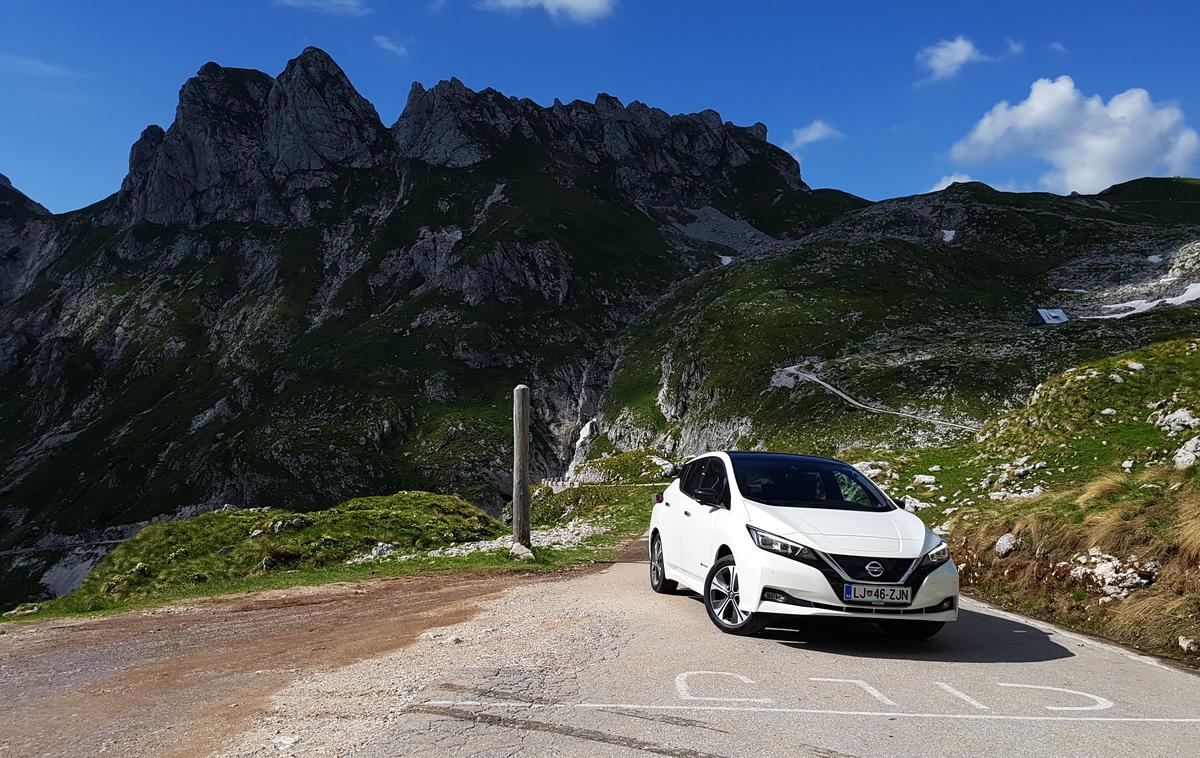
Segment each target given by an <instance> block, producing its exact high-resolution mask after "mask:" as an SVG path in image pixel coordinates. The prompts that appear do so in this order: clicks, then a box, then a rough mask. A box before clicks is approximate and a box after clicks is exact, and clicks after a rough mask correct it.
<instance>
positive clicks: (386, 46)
mask: <svg viewBox="0 0 1200 758" xmlns="http://www.w3.org/2000/svg"><path fill="white" fill-rule="evenodd" d="M371 41H372V42H374V43H375V47H378V48H379V49H380V50H387V51H388V52H389V53H391V54H392V55H395V56H396V57H397V58H407V57H408V46H407V45H401V44H399V43H397V42H395V41H394V40H393V39H392V38H391V37H388V36H387V35H385V34H376V35H375V36H374V37H372V38H371Z"/></svg>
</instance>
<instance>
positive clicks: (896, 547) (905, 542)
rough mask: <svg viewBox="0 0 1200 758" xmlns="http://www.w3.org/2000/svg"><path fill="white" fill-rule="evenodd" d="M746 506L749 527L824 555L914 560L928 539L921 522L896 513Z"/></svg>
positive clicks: (902, 512) (749, 501)
mask: <svg viewBox="0 0 1200 758" xmlns="http://www.w3.org/2000/svg"><path fill="white" fill-rule="evenodd" d="M745 503H746V510H747V511H748V514H747V515H748V516H749V519H748V521H749V523H750V525H751V526H755V527H758V528H759V529H763V530H764V531H768V532H771V533H773V534H776V535H778V536H780V537H788V538H790V539H793V540H795V541H797V542H800V543H802V544H805V545H808V546H810V547H814V548H816V549H817V550H821V551H823V552H826V553H841V554H846V555H871V556H880V557H882V556H895V557H900V558H910V557H911V558H915V557H917V556H918V555H921V553H922V550H923V549H924V547H925V542H926V539H927V538H928V536H929V535H930V532H929V530H928V529H926V528H925V524H924V523H923V522H922V521H921V519H919V518H917V517H916V516H915V515H913V514H911V513H909V512H908V511H903V510H899V509H897V510H892V511H882V512H879V513H872V512H868V511H842V510H835V509H832V508H788V507H782V506H776V505H764V504H762V503H756V502H754V501H753V500H746V501H745Z"/></svg>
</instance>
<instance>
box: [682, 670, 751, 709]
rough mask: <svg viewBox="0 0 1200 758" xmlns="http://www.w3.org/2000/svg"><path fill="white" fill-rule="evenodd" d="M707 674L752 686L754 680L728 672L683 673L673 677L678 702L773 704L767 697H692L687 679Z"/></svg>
mask: <svg viewBox="0 0 1200 758" xmlns="http://www.w3.org/2000/svg"><path fill="white" fill-rule="evenodd" d="M700 674H707V675H709V676H729V677H733V678H734V679H737V680H739V681H741V682H742V683H743V684H754V680H753V679H751V678H750V677H748V676H742V675H741V674H734V673H731V672H729V671H684V672H683V673H681V674H680V675H679V676H677V677H675V694H676V695H678V696H679V699H680V700H721V701H725V702H730V703H771V702H774V701H773V700H771V698H769V697H702V696H700V695H693V694H692V689H691V687H690V686H689V685H688V677H691V676H699V675H700Z"/></svg>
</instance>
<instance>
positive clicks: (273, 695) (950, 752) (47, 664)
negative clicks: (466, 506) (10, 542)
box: [0, 543, 1200, 758]
mask: <svg viewBox="0 0 1200 758" xmlns="http://www.w3.org/2000/svg"><path fill="white" fill-rule="evenodd" d="M641 548H644V543H643V544H642V545H641V546H640V547H639V548H638V549H641ZM5 631H6V634H4V635H0V685H2V687H3V691H4V692H5V695H6V698H5V703H4V711H5V716H6V717H5V719H3V720H0V755H3V756H12V755H34V754H37V755H67V754H71V755H78V754H80V753H81V752H82V753H89V754H90V753H95V752H100V751H101V750H108V751H110V752H113V753H115V754H122V755H125V754H188V755H194V754H209V753H217V754H223V755H231V756H251V755H265V754H270V755H366V756H394V755H413V756H439V757H441V756H450V757H455V756H515V755H523V756H526V755H528V756H543V755H557V756H589V757H593V756H644V755H662V756H676V757H679V758H712V757H713V756H726V757H730V756H744V755H754V756H756V757H757V758H766V757H768V756H822V757H824V758H836V757H841V758H846V757H847V756H878V755H888V756H938V757H939V758H941V757H942V756H960V755H971V756H991V755H997V756H999V755H1005V756H1007V755H1013V754H1019V755H1021V756H1022V758H1036V757H1037V756H1129V755H1154V756H1184V755H1193V754H1194V746H1195V744H1196V742H1197V740H1198V739H1200V677H1197V676H1195V675H1194V674H1192V673H1190V672H1187V671H1183V670H1179V669H1176V668H1173V667H1171V666H1168V665H1165V664H1163V663H1160V662H1159V661H1157V660H1154V659H1151V658H1146V657H1143V656H1139V655H1135V654H1132V653H1129V652H1128V651H1125V650H1123V649H1120V648H1118V647H1115V646H1111V645H1107V644H1103V643H1100V642H1096V641H1093V640H1091V639H1088V638H1085V637H1082V636H1079V635H1075V634H1071V633H1068V632H1065V631H1063V630H1060V629H1057V628H1055V627H1052V626H1050V625H1047V624H1043V623H1039V622H1034V621H1030V620H1029V619H1025V618H1022V617H1019V616H1015V615H1012V614H1008V613H1004V612H1001V611H998V610H995V609H993V608H990V607H988V606H986V605H983V604H980V603H976V602H971V601H964V603H963V611H962V615H961V618H960V620H959V621H958V622H956V623H954V624H951V625H949V626H948V627H947V628H946V629H945V630H943V632H942V634H940V635H939V636H937V637H935V638H934V639H933V640H931V641H929V642H926V643H902V642H898V641H896V640H894V639H891V638H888V637H886V636H884V635H883V634H882V633H880V632H878V631H877V629H876V628H875V627H874V626H873V625H871V624H850V623H845V622H827V623H804V624H803V625H801V630H800V631H797V630H796V628H795V625H793V627H792V628H779V629H770V630H768V631H767V632H766V633H765V634H763V635H761V636H759V637H754V638H741V637H732V636H728V635H725V634H722V633H721V632H719V631H718V630H717V629H715V628H714V627H713V626H712V625H711V624H710V623H709V621H708V619H707V617H706V616H705V614H704V610H703V608H702V607H701V605H700V603H699V602H698V601H697V600H696V599H695V598H694V597H693V596H690V595H685V594H680V595H673V596H663V595H655V594H653V593H652V592H650V590H649V588H648V587H647V585H646V565H645V563H644V562H641V561H640V560H638V559H637V556H636V553H634V554H632V555H631V557H630V558H629V559H628V560H625V561H623V562H619V563H616V564H613V565H610V566H606V567H594V568H592V569H587V570H582V571H576V572H572V573H569V574H567V575H565V576H562V577H555V578H546V577H534V576H528V575H512V574H505V575H490V576H484V577H479V576H474V577H472V576H466V575H459V576H452V575H443V576H440V577H414V578H410V579H404V580H378V581H375V582H369V583H366V584H365V585H337V586H334V587H332V588H313V589H310V590H305V591H303V592H300V593H299V594H297V595H296V596H294V597H290V598H289V597H283V596H281V595H280V594H279V593H277V592H276V593H264V594H263V595H260V596H246V597H241V598H236V599H232V600H223V601H205V602H203V603H197V604H193V605H188V606H179V607H177V608H168V609H159V610H156V611H150V612H146V613H133V614H126V615H124V616H119V617H113V618H108V619H87V620H78V621H69V622H63V621H58V622H40V623H36V624H20V625H8V626H7V627H5Z"/></svg>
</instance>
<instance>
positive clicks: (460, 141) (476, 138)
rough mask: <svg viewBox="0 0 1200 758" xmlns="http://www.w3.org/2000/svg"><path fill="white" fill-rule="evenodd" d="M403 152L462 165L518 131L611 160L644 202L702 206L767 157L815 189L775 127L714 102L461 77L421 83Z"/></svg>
mask: <svg viewBox="0 0 1200 758" xmlns="http://www.w3.org/2000/svg"><path fill="white" fill-rule="evenodd" d="M392 134H393V136H394V137H395V139H396V143H397V145H398V147H399V150H400V153H401V154H402V155H403V156H405V157H408V158H412V159H415V160H420V161H423V162H425V163H429V164H432V165H437V166H449V167H463V166H471V165H474V164H476V163H480V162H482V161H484V160H487V159H488V158H490V157H492V156H493V155H494V154H496V153H497V152H499V151H503V149H504V145H505V144H506V143H507V142H508V141H509V140H511V139H513V138H514V137H515V138H519V139H524V140H528V141H532V142H536V143H539V144H541V146H542V147H543V148H545V150H546V153H547V154H548V155H549V156H550V158H551V160H552V161H553V162H555V163H557V164H559V165H565V164H574V165H584V166H590V167H593V168H607V169H608V170H611V171H613V172H614V173H615V175H616V178H617V180H618V182H619V184H621V185H622V187H623V189H626V190H627V191H629V192H630V193H631V194H632V195H633V197H634V199H635V200H636V201H638V202H640V203H645V204H648V205H656V206H668V205H675V206H684V207H699V206H701V205H705V204H707V203H709V202H711V201H712V200H713V196H714V192H716V191H718V190H716V187H718V186H722V185H726V184H727V183H728V182H729V181H730V180H731V177H732V175H733V173H734V172H736V171H737V170H738V169H740V168H741V167H743V166H745V165H746V164H748V163H751V162H753V161H760V162H764V163H766V164H767V165H768V166H769V167H770V169H771V170H773V172H774V173H776V174H777V176H778V177H779V179H780V182H781V183H782V184H783V185H785V186H787V187H790V188H792V189H799V190H803V189H807V186H806V185H804V183H803V182H802V181H801V179H800V169H799V165H798V164H797V163H796V161H795V160H794V159H793V158H792V157H791V156H790V155H788V154H787V153H786V152H784V151H783V150H781V149H779V148H777V147H775V146H774V145H771V144H769V143H768V142H767V141H766V134H767V131H766V127H765V126H764V125H763V124H761V123H757V124H754V125H753V126H749V127H740V126H735V125H734V124H731V123H728V122H725V121H723V120H722V119H721V115H720V114H719V113H717V112H716V111H714V110H704V111H701V112H699V113H694V114H682V115H670V114H668V113H666V112H665V111H663V110H661V109H659V108H653V107H650V106H647V105H645V104H643V103H640V102H637V101H634V102H632V103H630V104H629V105H628V106H626V105H624V104H623V103H622V102H621V101H620V100H619V99H617V98H616V97H614V96H612V95H609V94H607V93H600V94H598V95H597V96H596V98H595V101H594V102H591V103H588V102H584V101H581V100H575V101H573V102H570V103H566V104H564V103H563V102H562V101H560V100H557V99H556V100H555V101H554V104H553V105H551V106H550V107H543V106H541V105H538V104H537V103H535V102H533V101H531V100H527V99H524V100H519V99H517V98H511V97H505V96H503V95H501V94H500V93H498V92H496V91H495V90H491V89H487V90H483V91H480V92H475V91H473V90H471V89H470V88H468V87H467V86H466V85H464V84H463V83H462V82H461V81H459V80H458V79H450V80H449V81H442V82H438V83H437V84H436V85H434V86H433V87H431V88H429V89H426V88H425V87H423V86H422V85H421V84H420V83H414V84H413V86H412V89H411V90H410V91H409V96H408V103H407V105H406V106H405V108H404V112H403V113H402V114H401V115H400V118H399V119H398V120H397V121H396V123H395V124H394V125H393V126H392Z"/></svg>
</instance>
